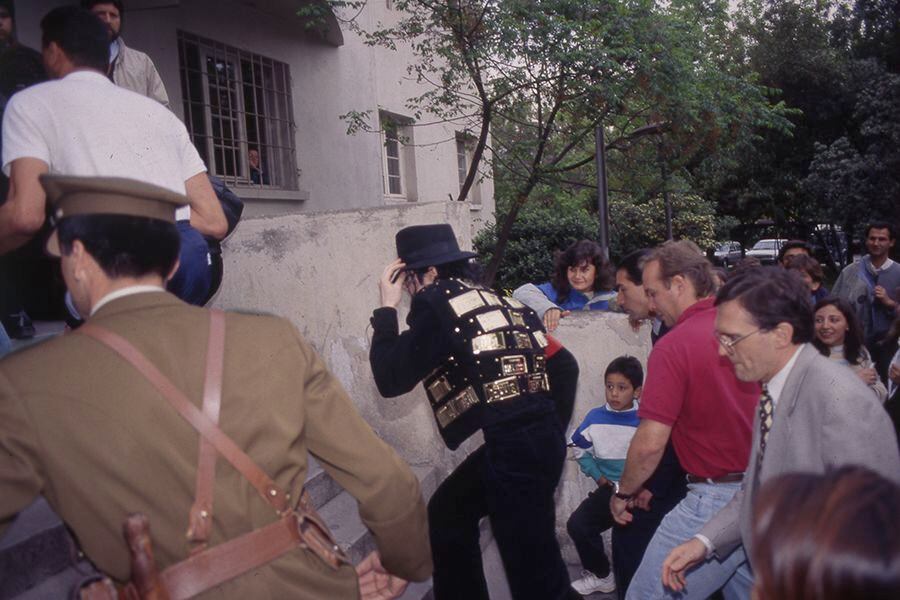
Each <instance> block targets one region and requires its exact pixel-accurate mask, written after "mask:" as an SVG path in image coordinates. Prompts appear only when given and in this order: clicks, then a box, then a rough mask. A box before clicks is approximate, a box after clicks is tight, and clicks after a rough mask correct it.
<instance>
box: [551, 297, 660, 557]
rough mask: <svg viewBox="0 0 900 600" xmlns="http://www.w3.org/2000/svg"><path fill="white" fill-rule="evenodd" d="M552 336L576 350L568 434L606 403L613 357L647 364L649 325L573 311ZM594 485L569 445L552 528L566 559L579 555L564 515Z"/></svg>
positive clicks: (570, 348)
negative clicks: (576, 371)
mask: <svg viewBox="0 0 900 600" xmlns="http://www.w3.org/2000/svg"><path fill="white" fill-rule="evenodd" d="M554 335H555V336H556V338H557V339H558V340H559V341H561V342H562V343H563V345H564V346H565V347H566V348H568V349H569V351H570V352H572V354H574V355H575V358H576V359H577V360H578V366H579V368H580V374H579V377H578V393H577V395H576V399H575V411H574V412H573V414H572V420H571V422H570V423H569V427H568V428H567V429H566V438H568V437H569V436H571V435H572V432H573V431H575V428H576V427H578V425H579V424H580V423H581V421H582V420H583V419H584V416H585V415H586V414H587V413H588V411H589V410H591V409H592V408H595V407H597V406H601V405H603V404H604V403H605V402H606V396H605V392H604V382H603V373H604V371H606V366H607V365H608V364H609V363H610V362H611V361H612V360H613V359H614V358H616V357H618V356H622V355H623V354H629V355H631V356H634V357H636V358H637V359H638V360H640V361H641V364H642V365H644V367H645V369H646V366H647V356H648V355H649V353H650V328H649V326H646V325H645V326H642V327H641V328H640V330H638V331H634V329H632V328H631V325H630V324H629V322H628V318H627V317H626V316H625V315H624V314H613V313H601V312H596V311H594V312H576V313H572V314H570V315H569V316H568V317H566V318H564V319H562V320H561V321H560V324H559V328H558V329H557V330H556V331H555V332H554ZM593 489H596V483H594V482H593V481H592V480H591V479H590V478H588V477H586V476H584V475H583V474H582V473H581V470H580V469H579V468H578V463H577V462H575V460H574V458H573V455H572V451H571V449H570V450H569V454H568V460H566V464H565V468H564V469H563V475H562V480H561V481H560V484H559V487H558V488H557V490H556V530H557V535H558V537H559V540H560V545H561V546H562V550H563V558H565V560H566V562H568V563H570V564H577V563H578V555H577V553H576V552H575V545H574V544H573V543H572V540H571V539H570V538H569V535H568V533H566V520H567V519H568V518H569V515H571V514H572V512H573V511H574V510H575V509H576V508H578V505H579V504H580V503H581V501H582V500H584V499H585V498H586V497H587V495H588V493H589V492H590V491H591V490H593Z"/></svg>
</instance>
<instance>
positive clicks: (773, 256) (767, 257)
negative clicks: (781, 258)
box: [747, 240, 787, 265]
mask: <svg viewBox="0 0 900 600" xmlns="http://www.w3.org/2000/svg"><path fill="white" fill-rule="evenodd" d="M785 242H787V240H759V241H758V242H756V243H755V244H754V245H753V247H752V248H750V250H748V251H747V256H752V257H753V258H755V259H757V260H758V261H759V262H761V263H762V264H764V265H773V264H775V261H777V260H778V251H779V250H781V246H783V245H784V243H785Z"/></svg>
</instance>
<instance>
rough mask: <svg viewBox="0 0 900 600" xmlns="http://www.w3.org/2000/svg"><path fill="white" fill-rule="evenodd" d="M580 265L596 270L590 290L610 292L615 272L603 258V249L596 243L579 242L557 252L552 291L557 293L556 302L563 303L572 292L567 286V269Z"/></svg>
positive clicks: (570, 287)
mask: <svg viewBox="0 0 900 600" xmlns="http://www.w3.org/2000/svg"><path fill="white" fill-rule="evenodd" d="M582 263H590V264H592V265H594V267H595V268H596V269H597V274H596V275H595V276H594V285H593V286H591V290H592V291H594V292H596V291H598V290H611V289H612V287H613V283H614V281H615V272H614V271H613V270H612V267H611V265H610V264H609V261H608V260H606V258H605V257H604V256H603V249H602V248H601V247H600V245H599V244H597V243H596V242H592V241H591V240H581V241H578V242H575V243H574V244H572V245H571V246H569V247H568V248H566V249H565V251H563V252H557V254H556V258H555V261H554V266H555V271H554V273H553V279H551V281H550V282H551V283H552V284H553V289H555V290H556V293H557V302H565V301H566V300H567V299H568V298H569V294H570V293H571V292H572V286H571V285H569V273H568V271H569V267H575V266H578V265H580V264H582Z"/></svg>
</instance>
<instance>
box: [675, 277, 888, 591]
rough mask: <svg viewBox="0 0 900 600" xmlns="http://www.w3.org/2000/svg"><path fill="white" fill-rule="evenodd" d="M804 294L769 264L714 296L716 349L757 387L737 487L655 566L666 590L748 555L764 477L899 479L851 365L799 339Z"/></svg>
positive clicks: (869, 398) (806, 333)
mask: <svg viewBox="0 0 900 600" xmlns="http://www.w3.org/2000/svg"><path fill="white" fill-rule="evenodd" d="M808 296H809V292H808V291H806V290H805V288H804V287H803V286H802V283H801V282H800V280H799V278H797V277H796V275H795V274H794V273H791V272H787V271H783V270H781V269H775V268H759V269H751V270H748V271H746V272H744V273H742V274H740V275H738V276H736V277H735V278H734V279H732V280H730V281H728V282H727V283H726V284H725V285H724V286H723V287H722V288H721V289H720V290H719V292H718V294H717V297H716V306H717V315H716V335H717V337H718V338H719V343H720V354H722V355H723V356H727V357H728V358H729V359H730V360H731V362H732V363H733V364H734V371H735V373H736V374H737V377H738V379H741V380H743V381H759V382H760V383H762V384H763V393H762V396H761V398H760V406H759V411H758V412H757V414H756V417H755V419H754V426H753V446H752V452H751V455H750V462H749V465H748V466H747V472H746V475H745V476H744V480H743V481H744V483H743V487H742V489H741V491H739V492H738V493H737V494H735V496H734V497H733V499H732V500H731V502H729V503H728V504H727V505H726V506H725V507H724V508H723V509H722V510H721V511H719V512H718V513H717V514H716V515H715V516H714V517H713V518H712V519H711V520H710V521H709V522H708V523H707V524H706V525H705V526H704V527H703V528H702V529H701V530H700V533H698V534H697V535H695V536H694V537H693V538H691V539H690V540H688V541H687V542H685V543H683V544H682V545H680V546H678V547H676V548H675V549H674V550H672V552H671V553H670V554H669V556H668V557H667V558H666V560H665V562H664V563H663V571H662V581H663V584H664V585H665V586H666V587H668V588H670V589H671V590H673V591H675V592H679V591H682V590H684V589H687V590H688V591H689V590H690V586H691V580H692V578H694V577H697V576H698V573H699V572H700V571H702V570H703V569H704V567H705V565H706V564H707V563H708V562H709V561H711V560H716V559H718V558H720V557H723V556H726V555H728V554H729V553H730V552H731V551H732V550H734V548H736V547H737V546H738V545H740V544H742V543H743V545H744V550H745V552H746V555H747V556H750V555H751V548H750V547H749V544H750V541H751V539H750V531H751V517H752V508H753V502H754V499H755V496H756V492H757V490H758V489H759V487H760V485H761V484H762V483H763V482H765V481H766V480H768V479H772V478H774V477H776V476H778V475H781V474H783V473H791V472H806V473H824V472H825V471H826V470H828V469H830V468H834V467H837V466H840V465H846V464H857V465H862V466H865V467H868V468H870V469H872V470H874V471H877V472H879V473H881V474H882V475H884V476H886V477H888V478H889V479H891V480H894V481H900V455H898V451H897V439H896V435H895V433H894V431H893V428H892V427H891V423H890V420H889V419H888V416H887V413H885V411H884V409H883V408H882V406H881V405H880V404H879V403H878V401H877V400H876V398H875V396H874V395H873V394H872V393H871V392H870V391H869V389H868V388H867V387H866V386H865V385H864V384H863V383H862V381H861V380H860V379H859V378H858V377H856V376H855V375H854V373H853V371H851V370H850V369H848V368H847V367H845V366H843V365H840V364H837V363H834V362H832V361H830V360H828V359H827V358H825V357H823V356H822V355H821V354H819V352H818V351H817V350H816V349H815V348H814V347H813V346H812V345H811V344H809V342H810V340H812V337H813V315H812V310H811V308H810V305H809V299H808ZM702 561H706V562H702ZM701 562H702V564H699V566H697V567H696V568H695V569H692V568H691V567H694V566H695V565H698V563H701ZM724 583H725V582H723V584H724Z"/></svg>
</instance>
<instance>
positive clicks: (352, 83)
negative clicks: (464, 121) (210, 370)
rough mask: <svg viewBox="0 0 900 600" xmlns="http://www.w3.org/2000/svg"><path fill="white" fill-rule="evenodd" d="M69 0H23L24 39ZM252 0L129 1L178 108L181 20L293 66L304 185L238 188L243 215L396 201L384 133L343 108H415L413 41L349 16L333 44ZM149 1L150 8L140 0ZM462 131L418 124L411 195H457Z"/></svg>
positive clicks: (381, 12) (132, 18)
mask: <svg viewBox="0 0 900 600" xmlns="http://www.w3.org/2000/svg"><path fill="white" fill-rule="evenodd" d="M272 1H273V2H275V3H277V0H272ZM65 3H66V2H60V1H58V0H28V1H23V0H19V1H18V2H16V14H17V25H18V30H19V37H20V40H21V41H22V42H23V43H25V44H26V45H29V46H31V47H33V48H39V47H40V28H39V22H40V18H41V17H42V16H43V15H44V14H45V13H46V12H47V11H48V10H50V9H51V8H53V7H54V6H59V5H62V4H65ZM247 4H248V3H246V2H242V1H238V0H180V1H177V0H172V1H167V0H153V1H151V0H144V1H143V2H141V1H140V0H132V1H131V2H129V3H128V4H127V6H126V8H127V11H126V14H125V19H124V24H123V30H122V31H123V39H124V40H125V41H126V43H127V44H128V45H129V46H132V47H134V48H136V49H139V50H141V51H143V52H146V53H147V54H149V55H150V56H151V58H153V60H154V62H155V64H156V66H157V69H158V70H159V72H160V75H161V76H162V78H163V81H164V82H165V84H166V89H167V91H168V93H169V98H170V102H171V107H172V109H173V111H175V113H176V114H178V115H179V116H180V117H183V105H182V93H181V84H180V76H179V58H178V44H177V38H176V30H177V29H182V30H184V31H187V32H190V33H194V34H197V35H200V36H202V37H206V38H210V39H213V40H216V41H218V42H222V43H225V44H228V45H230V46H234V47H237V48H240V49H244V50H248V51H251V52H254V53H256V54H261V55H263V56H266V57H268V58H272V59H275V60H278V61H281V62H284V63H287V64H288V65H289V66H290V72H291V77H292V80H293V86H292V95H293V108H294V120H295V123H296V148H297V168H298V169H299V172H300V177H299V187H300V191H299V192H294V193H279V192H269V191H267V190H264V189H260V188H247V189H237V191H238V192H239V193H240V195H241V196H242V197H244V198H245V199H248V200H249V202H248V206H247V212H246V213H245V214H246V215H248V216H252V215H254V214H270V215H271V214H279V213H292V212H299V211H323V210H340V209H349V208H362V207H375V206H382V205H385V204H390V203H392V202H393V201H394V200H391V199H388V198H386V196H385V194H384V184H383V161H382V153H383V146H382V138H381V135H380V134H378V133H358V134H356V135H353V136H350V135H347V124H346V122H344V121H342V120H341V119H340V115H342V114H345V113H347V112H349V111H351V110H359V111H365V110H369V111H372V117H373V118H372V122H371V124H372V125H373V126H374V127H377V126H378V111H379V109H383V110H389V111H391V112H394V113H397V114H401V115H408V114H410V111H409V110H408V109H407V108H406V107H405V105H406V100H407V98H409V97H411V96H414V95H416V94H418V93H421V91H420V90H419V89H417V86H416V85H415V84H414V82H412V81H409V78H408V75H407V73H406V67H407V64H408V62H409V60H411V59H412V56H411V53H410V52H409V50H408V49H402V48H401V49H400V50H399V51H398V52H389V51H386V50H383V49H374V48H370V47H368V46H366V45H365V44H364V43H363V41H362V39H361V38H360V37H359V36H357V35H356V34H354V33H352V32H351V31H349V29H348V28H347V26H346V24H343V25H342V28H343V35H344V45H343V46H341V47H337V48H336V47H333V46H330V45H327V44H325V43H324V42H322V41H320V40H318V39H317V38H315V37H313V36H311V35H309V34H307V33H306V32H304V30H303V27H302V24H301V22H300V20H299V19H296V20H294V19H292V18H285V17H284V16H271V15H270V14H265V13H263V12H261V11H260V10H257V9H255V8H253V7H252V6H248V5H247ZM258 4H259V5H261V6H264V7H265V6H266V3H258ZM144 6H146V7H147V8H141V7H144ZM134 7H137V8H134ZM386 17H388V18H389V17H391V12H390V11H388V10H387V9H386V7H385V3H384V1H383V0H381V1H379V0H376V2H374V3H372V4H369V5H367V7H366V9H365V10H364V11H363V13H362V14H361V15H360V16H359V19H360V21H361V22H362V23H363V24H364V26H365V27H369V28H371V27H374V26H375V23H376V22H378V21H379V20H383V19H384V18H386ZM422 120H423V121H425V120H432V119H427V118H423V119H422ZM455 131H456V128H455V127H454V126H452V125H450V126H448V125H443V124H436V125H430V126H425V127H415V131H414V137H415V142H416V147H415V148H414V149H413V153H414V156H415V165H416V174H417V177H416V186H415V193H414V194H412V196H413V197H414V198H415V199H417V200H418V201H423V202H427V201H432V202H433V201H443V200H447V199H448V198H451V197H452V198H456V196H457V195H458V193H459V182H458V175H457V166H456V143H455ZM481 197H482V201H483V202H482V205H481V206H480V207H479V206H474V205H473V206H472V208H473V209H474V210H475V211H476V213H475V215H473V216H474V217H475V219H474V221H475V222H476V223H478V224H479V225H480V224H481V223H483V221H484V220H485V219H490V218H491V215H492V213H493V188H492V185H491V183H490V181H485V182H483V183H482V184H481ZM251 198H257V199H251Z"/></svg>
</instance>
